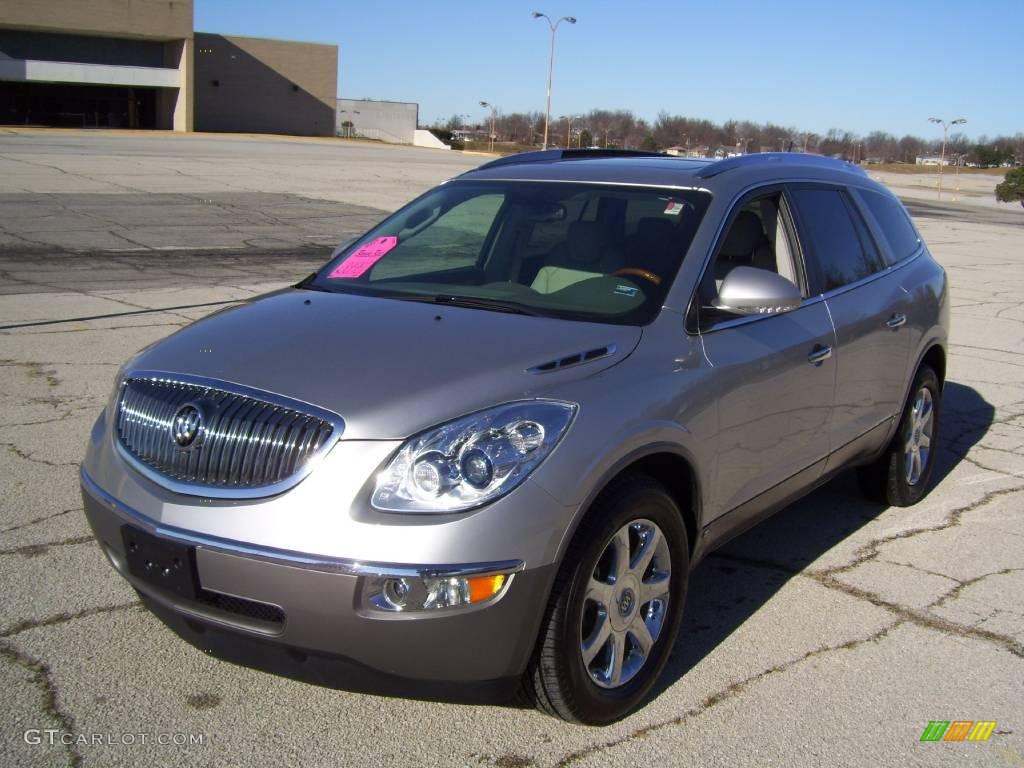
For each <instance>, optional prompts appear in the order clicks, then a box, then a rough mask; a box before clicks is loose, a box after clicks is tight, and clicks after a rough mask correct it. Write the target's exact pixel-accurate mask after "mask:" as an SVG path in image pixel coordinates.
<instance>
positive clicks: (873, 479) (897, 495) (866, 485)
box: [857, 365, 942, 507]
mask: <svg viewBox="0 0 1024 768" xmlns="http://www.w3.org/2000/svg"><path fill="white" fill-rule="evenodd" d="M941 414H942V387H941V386H940V384H939V379H938V377H937V376H936V375H935V371H933V370H932V369H931V368H929V367H928V366H927V365H922V366H921V368H920V369H919V370H918V372H917V376H915V377H914V385H913V386H912V387H911V388H910V397H909V399H908V400H907V403H906V405H905V406H904V408H903V415H902V416H901V417H900V425H899V428H898V429H897V430H896V434H895V435H894V436H893V439H892V442H891V443H890V444H889V447H888V448H887V449H886V451H885V453H883V454H882V456H881V457H880V458H879V459H878V460H877V461H875V462H874V463H873V464H869V465H868V466H866V467H861V468H859V469H858V473H857V476H858V480H859V481H860V486H861V489H862V490H863V491H864V495H865V496H867V497H868V498H869V499H871V500H873V501H879V502H882V503H885V504H889V505H890V506H893V507H909V506H911V505H912V504H916V503H917V502H918V501H920V500H921V498H922V497H923V496H924V494H925V492H926V491H927V490H928V483H929V482H930V480H931V476H932V471H933V470H934V469H935V458H936V456H937V455H938V438H939V424H940V416H941Z"/></svg>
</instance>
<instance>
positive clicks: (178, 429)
mask: <svg viewBox="0 0 1024 768" xmlns="http://www.w3.org/2000/svg"><path fill="white" fill-rule="evenodd" d="M202 432H203V415H202V414H201V413H200V412H199V409H198V408H196V407H195V406H194V405H186V406H184V407H182V408H181V409H180V410H179V411H178V412H177V413H176V414H174V423H173V424H172V425H171V435H172V436H173V437H174V442H176V443H177V444H178V446H179V447H181V448H192V447H195V446H196V445H198V444H199V442H200V437H201V436H202Z"/></svg>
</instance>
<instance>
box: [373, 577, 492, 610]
mask: <svg viewBox="0 0 1024 768" xmlns="http://www.w3.org/2000/svg"><path fill="white" fill-rule="evenodd" d="M511 579H512V574H508V573H491V574H487V575H483V576H425V575H424V576H403V577H383V578H379V579H374V580H373V581H372V582H371V585H370V587H369V589H368V590H367V592H366V596H367V598H366V599H367V600H368V602H369V604H370V605H372V606H373V607H375V608H377V609H378V610H383V611H388V612H398V611H402V612H409V611H433V610H438V609H444V608H458V607H463V606H468V605H479V604H481V603H486V602H488V601H489V600H494V599H495V598H497V597H498V596H500V595H501V593H502V592H503V591H504V590H505V589H506V588H507V587H508V584H509V582H510V581H511Z"/></svg>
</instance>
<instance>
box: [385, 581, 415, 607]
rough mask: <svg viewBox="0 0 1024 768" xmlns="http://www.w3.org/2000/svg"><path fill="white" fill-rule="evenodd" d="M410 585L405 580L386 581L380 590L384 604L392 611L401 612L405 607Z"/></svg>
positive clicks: (410, 588) (410, 590)
mask: <svg viewBox="0 0 1024 768" xmlns="http://www.w3.org/2000/svg"><path fill="white" fill-rule="evenodd" d="M410 592H412V585H411V584H410V583H409V582H408V581H407V580H406V579H388V580H387V581H385V582H384V588H383V589H382V590H381V595H383V597H384V600H385V602H386V603H387V604H388V606H389V607H390V608H392V610H396V611H401V610H402V609H404V608H405V607H406V602H407V601H408V598H409V593H410Z"/></svg>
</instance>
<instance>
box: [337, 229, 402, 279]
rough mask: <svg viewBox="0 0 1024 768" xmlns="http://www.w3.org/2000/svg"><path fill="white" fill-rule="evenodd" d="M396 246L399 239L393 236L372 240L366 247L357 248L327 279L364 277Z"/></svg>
mask: <svg viewBox="0 0 1024 768" xmlns="http://www.w3.org/2000/svg"><path fill="white" fill-rule="evenodd" d="M396 245H398V238H397V237H394V236H393V235H388V236H387V237H378V238H377V239H376V240H371V241H370V242H368V243H367V244H366V245H363V246H360V247H359V248H356V250H355V251H353V252H352V254H351V255H350V256H349V257H348V258H347V259H345V260H344V261H343V262H341V264H339V265H338V266H336V267H335V268H334V269H332V270H331V274H329V275H328V276H327V277H328V278H335V277H362V276H363V273H365V272H366V270H368V269H369V268H370V267H372V266H373V265H374V264H376V263H377V262H378V261H380V260H381V259H382V258H383V257H384V256H385V254H387V252H388V251H390V250H391V249H392V248H394V247H395V246H396Z"/></svg>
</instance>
